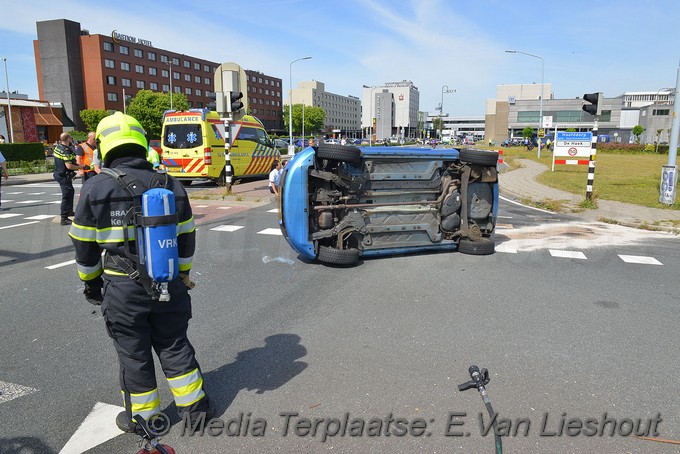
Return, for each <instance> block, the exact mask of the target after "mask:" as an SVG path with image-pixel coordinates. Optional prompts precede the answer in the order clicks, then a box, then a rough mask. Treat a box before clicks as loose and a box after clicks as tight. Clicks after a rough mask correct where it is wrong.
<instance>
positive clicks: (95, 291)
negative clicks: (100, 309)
mask: <svg viewBox="0 0 680 454" xmlns="http://www.w3.org/2000/svg"><path fill="white" fill-rule="evenodd" d="M102 285H103V281H102V278H101V277H98V278H95V279H93V280H92V281H90V282H85V290H83V295H85V299H86V300H87V302H88V303H90V304H94V305H95V306H99V305H101V304H102V301H104V297H103V296H102Z"/></svg>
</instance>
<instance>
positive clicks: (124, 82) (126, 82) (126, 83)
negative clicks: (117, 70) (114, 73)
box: [120, 77, 132, 87]
mask: <svg viewBox="0 0 680 454" xmlns="http://www.w3.org/2000/svg"><path fill="white" fill-rule="evenodd" d="M131 82H132V81H131V80H130V79H126V78H124V77H123V78H121V79H120V84H121V85H122V86H123V87H130V86H131Z"/></svg>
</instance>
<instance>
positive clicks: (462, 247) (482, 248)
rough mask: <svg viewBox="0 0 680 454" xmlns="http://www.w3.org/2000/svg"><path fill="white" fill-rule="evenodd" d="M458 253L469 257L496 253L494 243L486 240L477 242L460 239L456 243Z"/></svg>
mask: <svg viewBox="0 0 680 454" xmlns="http://www.w3.org/2000/svg"><path fill="white" fill-rule="evenodd" d="M458 252H460V253H461V254H469V255H491V254H493V253H494V252H496V242H495V241H493V240H490V239H488V238H482V239H481V240H479V241H472V240H470V239H468V238H461V239H460V242H459V243H458Z"/></svg>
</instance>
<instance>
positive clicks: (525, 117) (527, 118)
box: [517, 110, 539, 123]
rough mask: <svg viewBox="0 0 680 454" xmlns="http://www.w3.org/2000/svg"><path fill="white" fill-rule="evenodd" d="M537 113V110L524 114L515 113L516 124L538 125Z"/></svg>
mask: <svg viewBox="0 0 680 454" xmlns="http://www.w3.org/2000/svg"><path fill="white" fill-rule="evenodd" d="M538 117H539V112H538V111H537V110H534V111H532V110H528V111H526V112H517V122H518V123H538Z"/></svg>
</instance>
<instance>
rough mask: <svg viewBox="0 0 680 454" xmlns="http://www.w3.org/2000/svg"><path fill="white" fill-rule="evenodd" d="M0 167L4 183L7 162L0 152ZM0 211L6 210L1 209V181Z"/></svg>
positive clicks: (0, 192) (0, 183) (0, 188)
mask: <svg viewBox="0 0 680 454" xmlns="http://www.w3.org/2000/svg"><path fill="white" fill-rule="evenodd" d="M0 137H2V136H0ZM0 167H2V176H3V177H4V178H5V181H7V179H8V178H9V174H8V173H7V162H6V159H5V157H4V156H3V155H2V152H0ZM0 210H2V211H6V210H7V208H2V180H0Z"/></svg>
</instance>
